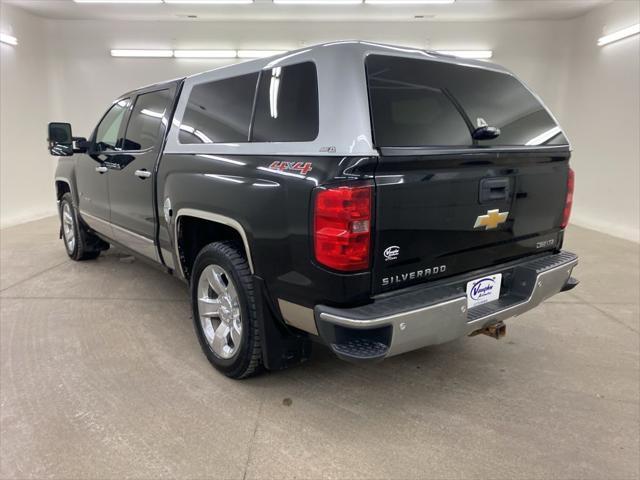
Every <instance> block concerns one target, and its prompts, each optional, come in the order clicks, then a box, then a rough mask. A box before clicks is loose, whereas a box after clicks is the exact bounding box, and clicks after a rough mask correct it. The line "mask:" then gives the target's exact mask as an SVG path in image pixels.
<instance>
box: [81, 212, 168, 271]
mask: <svg viewBox="0 0 640 480" xmlns="http://www.w3.org/2000/svg"><path fill="white" fill-rule="evenodd" d="M80 216H81V217H82V218H83V220H84V221H85V222H87V219H89V220H90V221H88V222H87V224H88V225H89V226H90V227H91V228H92V229H94V230H95V231H97V232H98V233H102V234H103V235H106V236H107V237H112V238H113V239H114V240H116V241H119V242H120V243H122V244H123V245H124V246H126V247H128V248H130V249H131V250H134V251H136V252H138V253H139V254H140V255H144V256H145V257H147V258H150V259H151V260H154V261H156V262H158V263H160V259H159V258H158V251H157V249H156V244H155V242H154V241H153V240H151V239H149V238H147V237H145V236H143V235H140V234H138V233H135V232H132V231H131V230H127V229H126V228H122V227H121V226H119V225H116V224H114V223H112V222H108V221H106V220H103V219H102V218H99V217H96V216H94V215H91V214H90V213H87V212H85V211H83V210H80ZM96 224H98V225H102V226H104V227H107V228H108V229H109V230H110V231H109V233H107V232H106V231H104V230H101V227H98V228H96V227H95V225H96Z"/></svg>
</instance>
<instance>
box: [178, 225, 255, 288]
mask: <svg viewBox="0 0 640 480" xmlns="http://www.w3.org/2000/svg"><path fill="white" fill-rule="evenodd" d="M176 228H177V229H178V252H179V254H180V259H179V261H180V263H181V265H182V271H183V273H184V276H185V278H186V279H187V280H188V279H189V277H190V276H191V271H192V268H193V263H194V262H195V260H196V256H197V255H198V253H199V252H200V250H202V248H203V247H204V246H205V245H208V244H210V243H212V242H221V241H233V242H234V243H236V245H237V247H238V249H239V250H240V252H241V253H242V255H243V256H244V257H245V258H247V252H246V250H245V246H244V242H243V239H242V236H241V235H240V232H238V231H237V230H236V229H235V228H233V227H230V226H228V225H224V224H222V223H218V222H213V221H211V220H205V219H203V218H197V217H189V216H181V217H179V218H178V224H177V226H176Z"/></svg>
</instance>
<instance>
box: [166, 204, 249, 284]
mask: <svg viewBox="0 0 640 480" xmlns="http://www.w3.org/2000/svg"><path fill="white" fill-rule="evenodd" d="M185 216H186V217H195V218H202V219H203V220H209V221H211V222H216V223H221V224H223V225H227V226H228V227H231V228H233V229H234V230H236V231H237V232H238V233H239V234H240V237H241V238H242V243H243V244H244V249H245V251H246V252H247V262H248V263H249V270H251V273H255V272H254V270H253V261H252V260H251V249H250V248H249V240H248V239H247V234H246V233H245V231H244V228H243V227H242V225H241V224H240V223H239V222H238V221H237V220H235V219H233V218H230V217H225V216H224V215H220V214H217V213H211V212H207V211H205V210H197V209H195V208H182V209H180V210H178V212H177V213H176V219H175V222H174V223H173V242H174V243H173V248H174V249H175V251H176V258H177V259H178V267H179V271H180V275H181V276H182V278H185V279H186V277H185V274H184V270H183V269H182V262H181V261H180V251H179V250H178V220H179V219H180V217H185Z"/></svg>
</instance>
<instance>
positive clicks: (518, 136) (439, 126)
mask: <svg viewBox="0 0 640 480" xmlns="http://www.w3.org/2000/svg"><path fill="white" fill-rule="evenodd" d="M366 67H367V77H368V83H369V97H370V102H371V114H372V118H373V129H374V138H375V143H376V145H377V146H472V145H473V144H474V141H473V140H472V137H471V132H472V130H473V129H475V128H477V127H479V126H481V125H483V124H485V123H486V124H487V125H489V126H492V127H498V128H500V131H501V133H500V136H499V137H497V138H495V139H490V140H477V141H476V144H477V145H480V146H493V145H502V146H512V145H560V144H566V143H567V140H566V138H565V137H564V136H563V135H562V133H561V132H560V129H559V128H558V126H557V125H556V123H555V122H554V121H553V118H552V117H551V116H550V115H549V113H548V112H547V111H546V110H545V108H544V107H543V106H542V104H541V103H540V102H539V101H538V100H537V99H536V98H535V97H534V96H533V95H532V94H531V92H529V91H528V90H527V89H526V88H525V87H524V86H523V85H522V83H520V82H519V81H518V80H517V79H516V78H514V77H513V76H511V75H509V74H505V73H501V72H495V71H491V70H485V69H482V68H474V67H465V66H460V65H454V64H448V63H444V62H437V61H428V60H417V59H408V58H398V57H389V56H381V55H372V56H369V57H368V58H367V60H366Z"/></svg>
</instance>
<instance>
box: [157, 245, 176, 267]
mask: <svg viewBox="0 0 640 480" xmlns="http://www.w3.org/2000/svg"><path fill="white" fill-rule="evenodd" d="M160 250H162V260H164V264H165V265H166V266H167V267H168V268H170V269H171V270H175V269H176V266H175V263H174V262H173V252H171V251H170V250H167V249H166V248H160Z"/></svg>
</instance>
